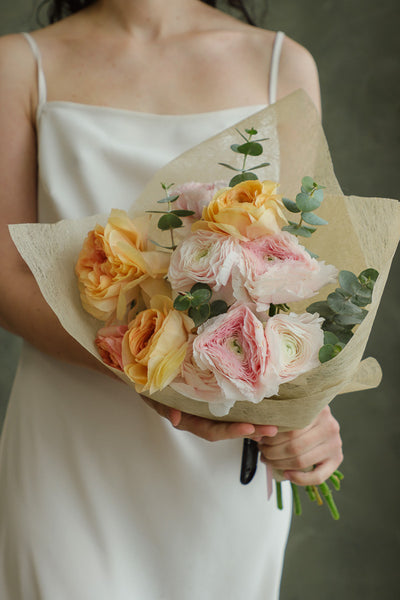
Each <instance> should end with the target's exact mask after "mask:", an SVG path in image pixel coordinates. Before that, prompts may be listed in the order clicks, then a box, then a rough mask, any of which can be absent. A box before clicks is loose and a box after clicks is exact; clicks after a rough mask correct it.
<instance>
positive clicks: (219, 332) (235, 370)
mask: <svg viewBox="0 0 400 600" xmlns="http://www.w3.org/2000/svg"><path fill="white" fill-rule="evenodd" d="M193 357H194V360H195V362H196V364H197V365H198V366H199V367H200V368H202V369H207V370H210V371H212V372H213V373H214V375H215V378H216V380H217V382H218V384H219V385H220V387H221V389H222V391H223V394H224V396H225V398H226V402H225V406H226V408H227V411H228V410H229V408H230V407H231V406H233V404H234V403H235V402H236V401H237V400H248V401H250V402H254V403H257V402H260V401H261V400H262V399H263V398H264V397H265V396H272V395H274V394H276V393H277V392H278V386H279V384H278V380H277V376H276V374H275V372H274V371H273V369H271V368H270V365H269V349H268V343H267V341H266V338H265V335H264V327H263V325H262V323H261V321H259V319H257V317H256V316H255V315H254V314H253V312H252V311H251V310H250V308H249V306H247V305H243V304H237V305H235V306H233V307H232V308H231V309H230V310H229V311H228V312H227V313H225V314H223V315H219V316H217V317H214V318H213V319H210V320H209V321H206V323H205V324H204V325H202V326H201V327H199V330H198V335H197V337H196V338H195V340H194V342H193ZM227 411H226V412H227Z"/></svg>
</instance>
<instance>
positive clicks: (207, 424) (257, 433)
mask: <svg viewBox="0 0 400 600" xmlns="http://www.w3.org/2000/svg"><path fill="white" fill-rule="evenodd" d="M141 397H142V399H143V400H144V401H145V402H146V404H147V405H148V406H150V407H151V408H153V409H154V410H155V411H156V412H157V413H158V414H159V415H160V416H162V417H164V418H166V419H168V420H169V421H170V423H171V424H172V425H173V426H174V427H175V428H176V429H179V430H181V431H188V432H189V433H192V434H194V435H197V436H198V437H201V438H202V439H204V440H207V441H209V442H216V441H221V440H229V439H235V438H244V437H250V438H253V437H255V438H256V439H266V437H267V436H274V435H276V433H277V431H278V428H277V427H275V426H274V425H252V424H251V423H228V422H226V421H213V420H211V419H205V418H203V417H198V416H196V415H190V414H188V413H184V412H181V411H180V410H177V409H175V408H170V407H168V406H165V405H163V404H160V403H159V402H155V401H154V400H151V399H150V398H146V397H145V396H141Z"/></svg>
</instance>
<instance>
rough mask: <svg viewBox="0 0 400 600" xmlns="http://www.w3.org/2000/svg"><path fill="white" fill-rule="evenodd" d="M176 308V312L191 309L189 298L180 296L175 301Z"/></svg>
mask: <svg viewBox="0 0 400 600" xmlns="http://www.w3.org/2000/svg"><path fill="white" fill-rule="evenodd" d="M174 308H175V309H176V310H188V309H189V308H190V298H189V296H187V295H186V294H185V295H181V294H179V295H178V296H177V297H176V298H175V300H174Z"/></svg>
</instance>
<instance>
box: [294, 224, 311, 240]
mask: <svg viewBox="0 0 400 600" xmlns="http://www.w3.org/2000/svg"><path fill="white" fill-rule="evenodd" d="M314 231H315V229H314V230H312V229H310V228H309V227H298V228H297V229H296V234H295V235H301V236H302V237H306V238H309V237H311V234H312V233H313V232H314Z"/></svg>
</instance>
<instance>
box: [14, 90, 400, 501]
mask: <svg viewBox="0 0 400 600" xmlns="http://www.w3.org/2000/svg"><path fill="white" fill-rule="evenodd" d="M238 130H239V132H240V135H241V136H244V137H245V139H244V141H243V140H242V143H241V144H237V139H236V137H237V135H238V133H237V131H238ZM257 131H262V132H263V134H264V133H265V132H266V133H267V135H269V136H270V138H271V146H270V149H269V150H268V149H267V155H268V152H269V155H268V160H269V163H270V164H269V163H261V164H260V165H256V166H253V167H252V169H253V171H254V170H257V169H259V170H261V169H266V170H267V169H271V171H272V174H273V179H274V180H279V182H280V189H279V192H282V194H279V195H278V194H277V183H276V181H271V179H272V177H271V178H270V174H269V173H268V176H269V177H268V179H267V180H264V181H258V179H256V177H257V176H256V175H255V174H254V172H252V171H251V169H249V168H246V164H243V163H241V159H242V158H243V156H244V157H245V159H247V157H248V156H257V155H258V154H260V152H259V148H257V145H258V146H260V142H261V141H264V140H258V141H255V142H254V141H252V140H251V139H250V137H251V136H253V135H255V133H256V132H257ZM243 132H246V133H247V134H248V136H249V137H246V136H245V135H244V133H243ZM229 146H231V147H232V149H233V150H234V152H235V154H236V155H237V156H238V161H237V162H236V163H235V164H233V165H227V164H226V163H222V164H221V163H220V160H221V158H222V159H225V157H226V155H227V148H229ZM267 148H268V145H267ZM261 151H262V149H261ZM227 166H228V167H229V168H230V169H233V170H234V171H235V172H236V175H235V177H234V178H233V181H231V182H230V186H229V185H228V186H227V187H225V186H224V187H222V186H221V183H220V180H221V179H223V178H225V177H226V168H227ZM278 169H279V171H280V174H279V177H278V176H277V171H278ZM306 174H307V175H309V176H308V177H306V178H305V179H304V175H306ZM235 178H236V179H235ZM171 181H174V182H176V183H177V184H178V185H176V187H175V188H171V187H170V185H169V184H167V183H163V184H162V185H163V187H164V197H163V198H162V199H160V191H159V190H160V183H161V182H171ZM210 181H212V182H213V183H212V184H208V183H206V184H205V185H204V182H210ZM300 181H302V187H301V191H300V192H299V193H297V192H298V190H297V187H298V185H299V182H300ZM188 182H202V183H195V184H194V183H191V184H190V185H189V184H188ZM214 182H216V183H214ZM315 182H320V183H323V186H324V188H325V189H324V192H322V186H321V185H318V184H317V183H315ZM196 186H197V187H196ZM231 186H232V187H231ZM188 187H189V189H188ZM199 190H200V191H199ZM214 192H216V193H215V194H214ZM322 193H324V195H325V198H324V202H323V203H321V202H322ZM196 194H197V199H198V197H200V200H201V202H200V204H201V203H203V204H204V206H203V208H202V210H201V211H200V206H199V202H197V201H195V202H194V201H193V197H195V198H196ZM284 197H285V198H286V199H285V200H283V198H284ZM290 198H296V200H295V201H294V200H291V199H290ZM157 202H161V203H162V204H164V206H163V208H164V209H165V210H162V211H161V215H162V216H161V217H160V216H159V214H157V212H160V210H159V207H160V204H158V205H157ZM177 202H181V204H180V205H176V203H177ZM174 205H175V206H174ZM245 205H246V206H247V208H246V210H245V211H243V210H242V209H243V207H244V206H245ZM136 206H140V207H141V209H140V210H139V211H138V210H137V208H136V209H135V210H132V214H131V215H130V217H132V219H130V218H128V216H127V215H126V214H125V213H123V212H122V211H118V210H114V211H112V213H111V215H110V217H109V218H108V221H107V217H108V216H107V215H102V216H99V215H97V216H94V217H90V218H87V219H81V220H79V221H62V222H59V223H56V224H54V225H39V224H34V225H17V226H11V234H12V237H13V239H14V242H15V243H16V245H17V247H18V249H19V251H20V253H21V255H22V256H23V258H24V260H25V261H26V262H27V264H28V265H29V267H30V268H31V270H32V272H33V274H34V276H35V277H36V279H37V281H38V283H39V286H40V288H41V291H42V293H43V295H44V297H45V299H46V300H47V302H48V303H49V304H50V306H51V307H52V309H53V310H54V312H55V313H56V314H57V316H58V318H59V319H60V322H61V323H62V325H63V326H64V327H65V328H66V330H67V331H68V332H69V333H70V334H71V335H72V336H73V337H75V338H76V339H77V340H78V341H79V342H80V343H81V344H82V345H83V346H84V347H86V348H87V349H88V350H89V351H90V352H92V354H94V355H95V356H96V357H97V358H98V359H99V360H104V361H105V362H106V364H108V365H109V367H110V368H113V369H114V371H115V372H116V373H117V374H119V376H121V377H123V378H124V379H125V380H126V381H127V382H128V383H129V384H130V385H134V386H135V387H136V389H137V390H138V391H140V392H141V393H143V394H145V395H149V396H151V397H152V398H153V399H154V400H156V401H158V402H161V403H164V404H166V405H168V406H172V407H174V408H178V409H180V410H183V411H185V412H189V413H192V414H196V415H200V416H204V417H208V418H214V419H223V420H228V421H246V422H253V423H255V424H257V423H259V424H275V425H278V426H279V427H280V428H281V429H282V430H287V429H295V428H303V427H305V426H306V425H307V424H309V423H310V422H311V421H312V420H313V419H314V418H315V417H316V415H317V414H318V413H319V412H320V410H321V409H322V408H323V407H324V406H325V405H326V404H328V403H329V402H330V401H331V400H332V399H333V398H334V397H335V396H336V395H337V394H339V393H343V392H345V391H353V390H356V389H367V388H369V387H373V386H375V385H377V384H378V383H379V380H380V368H379V365H377V363H376V361H375V360H374V359H371V358H369V359H366V360H364V361H362V360H361V359H362V354H363V352H364V349H365V345H366V342H367V339H368V335H369V332H370V330H371V327H372V323H373V319H374V315H375V313H376V310H377V307H378V304H379V300H380V297H381V294H382V291H383V287H384V284H385V281H386V278H387V276H388V272H389V268H390V262H391V259H392V257H393V254H394V251H395V248H396V245H397V241H398V231H399V223H400V211H399V207H398V204H397V202H396V201H393V200H383V199H363V198H356V197H345V196H343V195H342V193H341V191H340V188H339V185H338V183H337V181H336V179H335V176H334V173H333V168H332V164H331V160H330V157H329V153H328V149H327V145H326V141H325V138H324V134H323V131H322V127H321V125H320V122H319V118H318V115H317V114H316V111H315V109H314V107H313V105H312V103H311V101H310V100H309V99H308V98H307V96H306V95H305V94H304V93H303V92H301V91H299V92H296V93H295V94H292V95H291V96H289V97H287V98H285V99H284V100H281V101H280V102H278V103H276V104H275V105H273V106H271V107H268V108H267V109H265V110H263V111H261V112H260V113H258V114H256V115H253V116H252V117H250V118H249V119H246V120H244V121H243V122H241V123H239V124H238V125H237V127H236V128H232V129H229V130H226V131H224V132H222V133H221V134H219V135H218V136H215V137H214V138H211V139H210V140H207V141H206V142H203V143H202V144H200V145H199V146H196V147H195V148H194V149H192V150H190V151H188V152H186V153H184V154H183V155H181V156H180V157H178V158H177V159H175V160H174V161H172V162H171V163H170V164H169V165H167V166H166V167H164V168H163V169H161V170H160V171H159V172H158V173H157V174H156V175H155V176H154V178H153V179H152V181H151V182H150V183H149V184H148V186H147V187H146V188H145V190H144V191H143V194H142V195H141V198H140V199H139V202H138V203H136ZM176 206H178V208H177V207H176ZM193 208H194V209H195V210H193ZM315 208H318V216H317V215H314V212H313V211H314V210H315ZM196 211H197V213H196ZM200 212H201V214H200ZM146 213H147V215H146ZM193 213H194V214H193ZM289 213H300V215H299V216H300V220H299V221H289V220H288V218H287V217H288V216H289ZM193 218H195V219H196V220H195V222H194V223H191V224H189V225H188V224H186V225H185V226H182V225H184V223H183V221H184V220H188V221H190V220H193ZM291 218H293V217H291ZM325 221H327V222H329V227H327V228H326V229H325V230H324V231H322V230H323V229H324V228H323V227H321V228H318V230H317V231H315V233H313V230H314V229H315V227H314V226H315V225H319V224H321V225H322V224H323V223H324V222H325ZM282 228H283V231H282ZM88 231H89V232H90V233H89V235H88ZM311 233H313V235H312V237H310V236H311ZM298 234H303V235H305V236H307V237H309V238H310V239H309V240H307V242H308V243H307V250H306V249H305V248H304V247H303V245H301V244H300V243H299V242H298V239H297V237H296V236H297V235H298ZM86 236H88V237H86ZM85 238H86V241H85V243H84V247H83V251H82V243H83V241H84V240H85ZM310 253H311V255H310ZM316 255H318V256H320V257H322V258H323V259H324V261H327V264H325V262H322V261H320V260H318V259H317V258H315V256H316ZM330 263H332V264H330ZM75 265H77V273H78V277H79V286H80V294H79V292H78V286H77V285H76V281H75V279H74V278H75V275H74V269H75ZM333 265H335V266H333ZM370 267H374V269H376V270H377V271H379V277H378V279H377V280H376V284H375V287H374V293H373V295H372V297H371V288H372V285H373V283H374V282H375V279H376V272H375V271H371V270H369V268H370ZM338 269H340V270H341V275H340V279H339V284H340V287H339V288H337V289H336V291H333V289H334V288H335V287H336V286H335V283H336V276H337V272H338ZM354 273H360V275H359V277H356V275H354ZM325 286H331V287H330V288H329V287H325ZM332 286H333V287H332ZM322 287H324V290H321V292H320V291H319V290H320V289H321V288H322ZM329 292H330V293H329ZM311 296H314V298H313V300H315V301H316V302H317V304H314V308H312V307H311V308H309V312H307V311H306V308H307V306H308V304H309V298H310V297H311ZM327 298H328V300H326V299H327ZM81 301H82V304H81ZM288 302H290V311H291V312H287V303H288ZM366 304H369V307H368V313H367V312H366V311H365V309H364V308H362V307H364V306H365V305H366ZM82 305H83V307H84V308H85V309H86V310H82ZM86 311H88V312H89V313H90V314H88V312H86ZM338 315H339V318H338ZM98 319H100V320H102V321H104V322H105V323H106V324H105V327H101V328H100V331H99V321H98ZM324 323H325V330H326V331H325V334H324V331H323V324H324ZM354 326H356V330H355V332H354V333H353V331H352V330H353V328H354ZM326 332H328V333H326ZM324 335H325V340H324ZM327 335H328V337H326V336H327ZM324 342H325V343H324ZM321 347H323V350H322V354H321V352H320V349H321ZM328 359H331V360H328ZM321 361H322V362H321ZM338 477H339V475H337V476H335V478H334V480H333V481H334V483H335V484H338ZM322 491H323V490H322ZM309 492H310V495H311V496H312V494H314V495H315V490H309ZM294 493H296V492H295V490H294ZM323 493H324V491H323ZM295 500H296V496H295Z"/></svg>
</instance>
